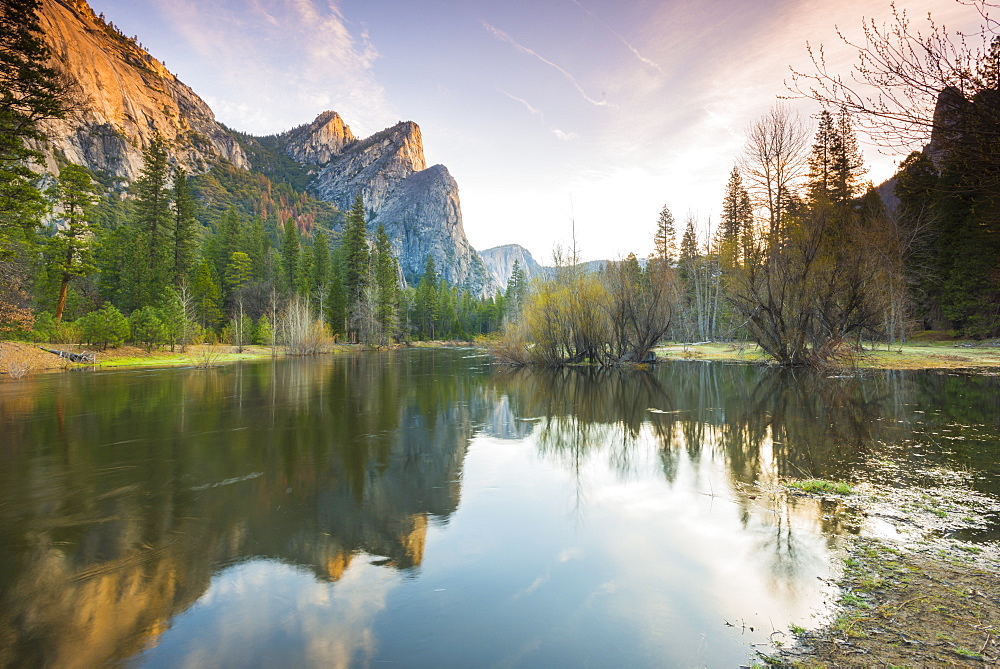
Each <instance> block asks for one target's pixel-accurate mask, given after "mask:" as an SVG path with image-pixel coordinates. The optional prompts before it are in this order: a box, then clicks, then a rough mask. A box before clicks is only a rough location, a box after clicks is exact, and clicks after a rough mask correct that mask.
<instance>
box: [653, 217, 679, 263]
mask: <svg viewBox="0 0 1000 669" xmlns="http://www.w3.org/2000/svg"><path fill="white" fill-rule="evenodd" d="M653 244H654V245H655V247H656V257H657V258H660V259H661V260H665V261H666V262H667V264H672V263H673V262H674V260H676V259H677V229H676V226H675V224H674V215H673V214H671V213H670V210H669V209H667V205H663V209H661V210H660V218H659V220H657V222H656V233H655V234H654V235H653Z"/></svg>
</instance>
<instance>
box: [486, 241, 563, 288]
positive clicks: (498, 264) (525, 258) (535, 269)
mask: <svg viewBox="0 0 1000 669" xmlns="http://www.w3.org/2000/svg"><path fill="white" fill-rule="evenodd" d="M479 256H480V257H481V258H482V259H483V262H484V263H485V264H486V269H487V270H488V271H489V273H490V276H492V277H493V279H494V280H496V282H497V284H498V285H500V286H501V287H506V286H507V282H508V281H510V277H511V274H513V273H514V262H515V261H516V262H517V264H518V266H520V268H521V269H522V270H523V271H524V273H525V275H526V276H527V277H528V278H529V279H530V278H532V277H536V276H547V275H548V274H549V273H550V272H551V271H552V270H551V268H549V267H542V266H541V265H539V264H538V263H537V262H536V261H535V259H534V258H533V257H532V256H531V252H529V251H528V249H526V248H524V247H523V246H520V245H519V244H504V245H503V246H494V247H493V248H491V249H486V250H485V251H480V252H479Z"/></svg>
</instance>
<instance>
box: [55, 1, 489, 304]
mask: <svg viewBox="0 0 1000 669" xmlns="http://www.w3.org/2000/svg"><path fill="white" fill-rule="evenodd" d="M39 24H40V26H41V28H42V30H43V33H44V35H45V39H46V43H47V45H48V46H49V49H50V51H51V53H52V56H53V64H54V65H55V66H56V68H57V69H58V70H60V71H61V72H62V73H63V74H64V76H65V78H66V79H67V80H68V81H70V82H71V83H72V93H73V98H74V100H73V102H74V106H75V107H77V108H78V109H77V110H76V111H75V112H74V113H73V114H71V115H70V116H68V117H67V118H66V119H63V120H59V121H55V122H51V123H48V124H47V125H46V126H45V128H44V131H45V133H46V134H47V136H49V137H50V141H49V142H48V143H47V144H46V145H44V146H40V147H38V148H39V149H41V150H42V152H43V154H44V155H45V158H46V162H45V167H46V169H47V170H48V171H49V172H53V173H54V172H56V171H58V167H59V165H60V164H62V163H65V162H72V163H76V164H79V165H83V166H85V167H88V168H90V169H92V170H95V171H97V172H100V173H104V174H106V175H109V176H111V177H117V178H120V179H123V180H126V181H131V180H132V179H134V178H135V177H136V176H137V175H138V174H139V171H140V170H141V169H142V163H143V152H144V150H145V149H146V148H148V147H149V146H150V144H151V143H152V142H153V141H154V139H156V138H160V139H161V140H162V141H163V142H164V144H165V146H166V149H167V152H168V155H169V156H170V160H171V161H172V162H173V163H175V164H178V165H181V166H183V167H185V168H186V169H187V170H188V171H189V173H192V174H200V173H204V172H207V171H209V170H211V169H212V167H213V166H216V165H218V164H220V161H221V162H223V163H229V164H232V165H234V166H236V167H237V168H240V169H245V170H256V171H261V173H264V174H267V169H268V167H270V168H271V169H272V170H273V171H281V172H282V173H283V174H285V175H288V174H292V176H293V177H294V178H289V179H288V180H289V181H290V183H291V185H293V187H296V188H299V189H308V190H309V191H311V192H312V193H314V194H315V195H316V196H318V197H319V198H320V199H322V200H325V201H327V202H331V203H334V204H335V205H336V206H337V207H338V208H339V209H340V210H341V211H346V210H347V209H349V208H350V206H351V205H352V204H353V201H354V198H355V196H356V195H357V194H361V196H362V198H363V200H364V204H365V209H366V213H367V215H368V216H367V218H368V224H369V229H370V230H371V231H374V230H375V228H376V227H377V226H378V225H379V224H384V225H385V228H386V231H387V233H388V235H389V238H390V240H391V242H392V244H393V246H394V248H395V250H396V252H397V254H398V255H399V258H400V266H401V268H402V270H403V275H404V277H405V278H406V280H407V281H410V282H414V281H415V280H417V279H418V278H419V276H420V275H421V274H422V273H423V270H424V266H425V264H426V259H427V256H428V255H429V256H430V257H432V258H433V259H434V261H435V265H436V267H437V270H438V272H439V274H440V275H441V276H442V277H443V278H444V279H445V280H447V281H448V282H449V283H451V284H453V285H459V286H462V287H464V288H466V289H468V290H470V291H472V292H474V293H477V294H488V293H491V292H495V291H496V290H497V289H498V286H497V285H496V284H495V282H494V281H493V278H492V277H491V276H490V274H489V272H488V271H487V270H486V267H485V265H484V264H483V262H482V260H481V259H480V257H479V255H478V254H477V253H476V252H475V250H474V249H473V248H472V246H471V245H470V244H469V242H468V239H467V238H466V235H465V229H464V226H463V221H462V211H461V203H460V200H459V197H458V184H457V183H456V182H455V180H454V178H453V177H452V176H451V174H450V173H449V172H448V169H447V168H446V167H444V166H443V165H435V166H432V167H430V168H428V166H427V165H426V161H425V158H424V150H423V139H422V136H421V133H420V128H419V126H417V124H416V123H413V122H412V121H403V122H400V123H398V124H396V125H395V126H393V127H391V128H387V129H385V130H383V131H381V132H378V133H375V134H374V135H372V136H371V137H367V138H360V139H359V138H357V137H355V136H354V134H353V133H352V132H351V129H350V127H349V126H348V125H347V124H346V123H345V122H344V120H343V119H342V118H341V117H340V115H339V114H338V113H336V112H334V111H324V112H323V113H321V114H320V115H319V116H317V117H316V119H315V120H313V121H312V122H311V123H308V124H305V125H302V126H299V127H297V128H293V129H291V130H289V131H287V132H284V133H280V134H278V135H272V136H268V137H253V136H251V135H247V134H244V133H238V132H234V131H232V130H230V129H228V128H226V127H225V126H224V125H223V124H221V123H219V122H218V121H217V120H216V119H215V115H214V113H213V112H212V110H211V108H209V106H208V105H207V104H206V103H205V102H204V100H202V99H201V98H200V97H199V96H198V95H197V94H196V93H195V92H194V91H193V90H191V88H189V87H188V86H186V85H185V84H184V83H183V82H181V81H180V80H179V79H177V77H176V76H175V75H174V74H172V73H171V72H169V71H168V70H167V68H166V67H165V66H164V65H163V64H162V63H161V62H160V61H158V60H156V59H155V58H154V57H153V56H151V55H150V54H149V53H148V52H146V51H145V49H143V48H142V47H141V46H140V45H139V44H137V43H136V41H135V40H133V39H131V38H128V37H126V36H125V35H123V34H122V33H121V32H120V31H119V30H118V29H117V28H115V27H114V25H113V23H110V22H106V21H105V20H104V19H103V18H102V17H98V16H97V15H95V14H94V12H93V10H92V9H91V8H90V6H89V5H88V4H87V3H86V2H84V1H83V0H42V4H41V9H40V12H39ZM276 151H277V152H281V153H282V154H283V155H285V156H287V158H288V159H290V162H289V163H288V164H284V165H273V164H272V165H270V166H262V165H260V164H255V157H256V158H257V159H260V158H268V160H270V161H271V162H272V163H273V162H275V161H274V155H275V152H276ZM277 162H285V159H282V160H281V161H277Z"/></svg>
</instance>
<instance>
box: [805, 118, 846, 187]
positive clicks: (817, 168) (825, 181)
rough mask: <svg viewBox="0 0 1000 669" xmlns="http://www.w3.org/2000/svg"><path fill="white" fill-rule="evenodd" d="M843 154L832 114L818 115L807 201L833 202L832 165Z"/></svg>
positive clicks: (810, 164)
mask: <svg viewBox="0 0 1000 669" xmlns="http://www.w3.org/2000/svg"><path fill="white" fill-rule="evenodd" d="M842 153H843V146H842V144H841V141H840V134H839V133H838V132H837V127H836V124H835V123H834V119H833V114H831V113H830V112H829V111H827V110H825V109H824V110H823V111H822V112H820V114H819V125H818V127H817V128H816V139H815V141H814V143H813V146H812V153H810V154H809V199H810V201H811V202H812V203H814V204H815V203H825V202H834V169H835V168H834V165H835V163H836V161H837V159H838V156H839V155H840V154H842Z"/></svg>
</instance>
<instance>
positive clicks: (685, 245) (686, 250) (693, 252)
mask: <svg viewBox="0 0 1000 669" xmlns="http://www.w3.org/2000/svg"><path fill="white" fill-rule="evenodd" d="M694 220H695V219H694V216H689V217H688V220H687V225H685V227H684V236H683V237H681V249H680V258H679V260H678V266H679V267H680V270H681V277H682V278H685V279H686V278H688V277H689V276H690V274H691V273H692V272H693V266H694V262H695V259H697V257H698V233H697V232H695V229H694Z"/></svg>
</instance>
